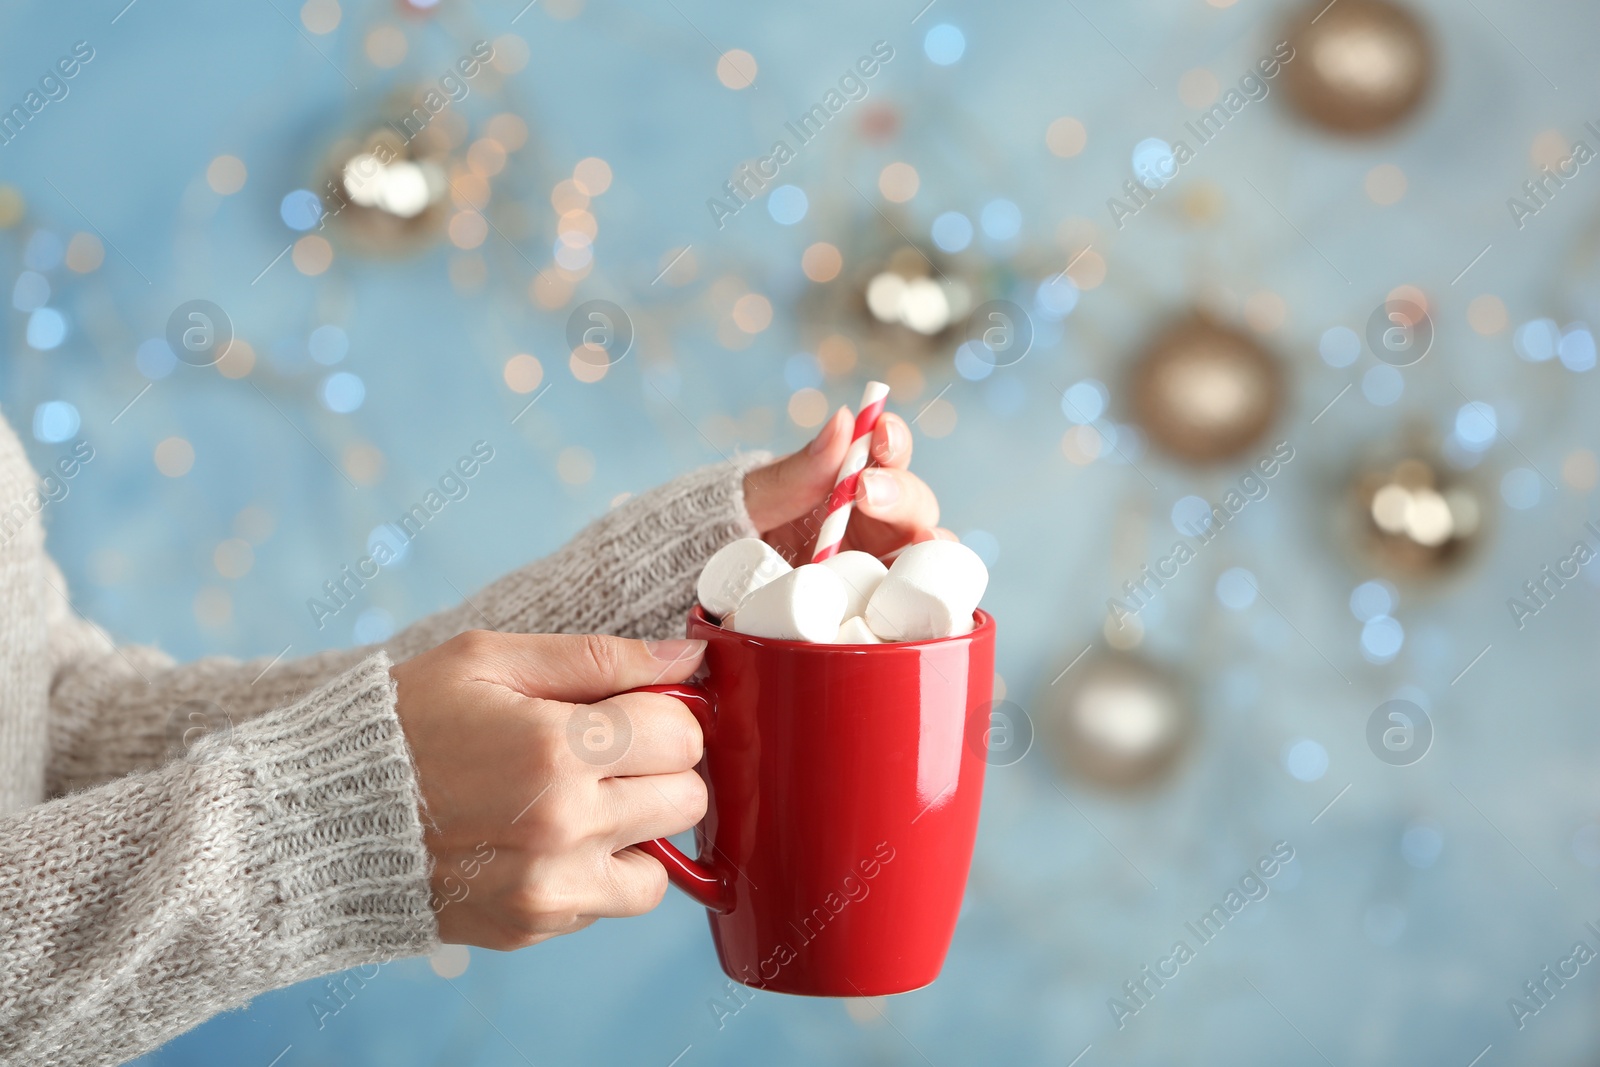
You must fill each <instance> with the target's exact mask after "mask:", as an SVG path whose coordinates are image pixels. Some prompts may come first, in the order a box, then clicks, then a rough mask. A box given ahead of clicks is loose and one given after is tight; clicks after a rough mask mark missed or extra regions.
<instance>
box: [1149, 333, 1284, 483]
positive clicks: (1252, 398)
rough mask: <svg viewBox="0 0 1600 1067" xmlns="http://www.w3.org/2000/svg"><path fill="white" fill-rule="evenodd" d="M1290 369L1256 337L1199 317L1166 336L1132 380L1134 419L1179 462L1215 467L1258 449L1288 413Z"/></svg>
mask: <svg viewBox="0 0 1600 1067" xmlns="http://www.w3.org/2000/svg"><path fill="white" fill-rule="evenodd" d="M1283 394H1284V385H1283V371H1282V368H1281V367H1280V365H1279V363H1278V360H1277V357H1275V356H1273V355H1272V353H1270V352H1268V351H1267V350H1266V349H1265V348H1263V347H1262V346H1261V344H1260V343H1259V342H1258V341H1256V339H1255V338H1253V337H1251V336H1250V335H1249V334H1246V333H1244V332H1243V331H1241V330H1238V329H1235V328H1234V327H1232V326H1229V325H1226V324H1225V323H1221V322H1218V321H1216V320H1215V319H1213V318H1211V317H1209V316H1207V315H1204V314H1201V313H1195V314H1190V315H1187V316H1185V317H1184V318H1182V319H1179V320H1178V321H1177V322H1174V323H1172V324H1171V325H1170V326H1168V327H1167V328H1166V329H1165V330H1163V331H1162V332H1161V333H1160V334H1159V335H1157V337H1156V338H1155V339H1154V340H1153V341H1152V342H1151V343H1150V344H1149V345H1147V346H1146V347H1145V349H1144V351H1143V353H1142V354H1141V355H1140V356H1139V357H1138V358H1137V360H1136V362H1135V363H1134V366H1133V371H1132V373H1131V375H1130V377H1129V382H1128V396H1129V402H1130V405H1131V407H1132V412H1133V417H1134V419H1135V421H1137V422H1138V423H1139V426H1140V428H1141V429H1143V430H1144V432H1145V434H1146V436H1148V437H1149V438H1150V440H1151V441H1152V442H1153V443H1154V444H1156V445H1157V446H1159V447H1160V448H1162V449H1163V450H1165V451H1166V452H1168V453H1170V454H1172V455H1174V456H1177V457H1178V458H1179V459H1183V460H1187V461H1189V462H1191V463H1216V462H1221V461H1223V460H1228V459H1233V458H1235V457H1236V456H1238V455H1240V454H1241V453H1243V452H1246V451H1247V450H1249V449H1250V448H1251V447H1252V446H1253V445H1255V444H1256V443H1258V442H1259V441H1260V440H1261V438H1262V437H1263V436H1264V435H1265V434H1266V432H1267V431H1268V430H1269V429H1270V428H1271V427H1272V424H1273V422H1274V421H1276V420H1277V417H1278V413H1279V411H1280V410H1281V408H1282V407H1283Z"/></svg>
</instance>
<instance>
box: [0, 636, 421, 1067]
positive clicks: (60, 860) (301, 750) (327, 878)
mask: <svg viewBox="0 0 1600 1067" xmlns="http://www.w3.org/2000/svg"><path fill="white" fill-rule="evenodd" d="M389 666H390V665H389V660H388V658H387V657H386V656H384V655H383V654H382V653H378V654H375V655H373V656H370V657H368V658H367V659H365V660H363V661H361V662H360V663H358V664H357V665H355V666H354V667H352V668H351V669H350V670H349V671H347V672H345V673H344V674H341V675H339V676H338V677H336V678H334V679H333V680H332V681H330V682H329V683H327V684H326V685H325V686H323V687H322V688H320V689H317V690H316V691H314V692H312V693H311V694H310V695H308V696H307V697H306V698H305V699H304V700H301V701H300V702H299V703H296V704H294V705H292V706H289V707H285V708H280V709H278V710H275V711H270V712H267V713H265V714H263V715H260V716H258V717H257V718H256V719H254V720H253V721H251V722H248V723H245V724H243V725H240V726H237V727H235V728H234V729H232V730H231V731H228V732H227V734H226V736H216V737H208V738H201V739H199V740H198V741H197V742H196V743H195V744H194V745H193V746H192V748H191V749H190V750H189V752H188V756H187V758H185V759H180V760H175V761H172V762H170V763H168V764H166V765H165V766H163V767H161V768H159V769H158V770H153V771H148V772H146V773H143V774H137V775H133V776H130V777H127V778H124V779H122V780H120V781H117V782H113V783H110V784H108V785H105V786H101V787H100V788H97V789H93V790H88V791H84V792H80V793H76V794H74V795H72V796H69V797H65V798H62V799H59V800H55V801H52V802H50V803H47V804H42V805H39V806H37V807H33V808H29V809H26V810H24V811H19V812H16V813H13V814H10V815H6V816H3V817H0V960H4V961H5V966H4V967H3V968H0V1062H6V1063H51V1064H60V1065H65V1067H75V1065H79V1064H101V1063H120V1062H122V1061H124V1060H126V1059H130V1058H132V1057H134V1056H138V1055H140V1054H141V1053H144V1052H147V1051H149V1050H150V1049H153V1048H155V1047H157V1046H158V1045H160V1044H161V1043H163V1042H164V1041H166V1040H168V1039H170V1038H171V1037H173V1036H174V1035H176V1034H179V1033H181V1032H183V1031H184V1030H187V1029H189V1028H190V1027H192V1026H194V1025H195V1024H197V1023H198V1022H200V1021H201V1020H203V1019H205V1018H208V1017H209V1016H211V1015H214V1014H216V1013H217V1012H219V1011H223V1010H226V1009H228V1008H232V1007H236V1006H238V1005H241V1004H244V1003H245V1002H247V1001H248V1000H250V998H252V997H254V996H256V995H257V994H259V993H262V992H265V991H267V990H269V989H276V988H278V987H280V986H283V985H287V984H289V983H291V982H296V981H300V980H301V979H304V978H310V977H313V976H316V975H319V974H325V973H328V972H330V971H336V970H340V969H343V968H347V967H352V966H356V965H359V964H364V963H373V962H378V961H383V960H388V959H392V958H394V957H395V956H397V955H418V954H422V953H426V952H428V951H431V950H432V948H433V947H434V945H435V943H436V940H437V922H436V920H435V917H434V914H433V912H432V911H431V910H430V908H429V893H430V890H429V880H428V874H429V860H428V853H427V851H426V850H425V848H424V844H423V831H422V824H421V819H420V816H419V814H418V803H419V791H418V787H417V779H416V776H415V773H414V770H413V766H412V763H411V760H410V756H409V753H408V750H407V747H406V741H405V738H404V736H403V734H402V732H401V726H400V721H399V719H398V717H397V715H396V712H395V683H394V681H393V680H392V679H391V677H390V674H389Z"/></svg>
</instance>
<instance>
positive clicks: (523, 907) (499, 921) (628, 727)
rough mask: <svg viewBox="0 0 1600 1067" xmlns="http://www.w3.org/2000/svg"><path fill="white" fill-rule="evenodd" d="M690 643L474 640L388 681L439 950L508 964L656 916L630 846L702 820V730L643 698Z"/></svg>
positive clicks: (688, 663)
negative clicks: (544, 944) (409, 774)
mask: <svg viewBox="0 0 1600 1067" xmlns="http://www.w3.org/2000/svg"><path fill="white" fill-rule="evenodd" d="M704 651H705V642H703V641H655V642H644V641H628V640H624V639H622V638H619V637H599V636H592V635H589V636H566V635H559V634H554V635H552V634H541V635H523V634H500V633H495V632H493V631H487V630H473V631H469V632H468V633H464V634H461V635H460V636H458V637H455V638H452V639H451V640H449V641H446V642H445V643H444V644H442V645H440V646H438V647H437V648H434V649H430V650H429V651H427V652H424V653H422V654H421V655H419V656H416V657H415V658H413V659H409V660H407V661H406V662H404V663H401V664H399V665H397V666H396V667H394V668H393V670H392V671H391V675H392V676H393V678H394V679H395V681H396V683H397V685H398V694H399V695H398V712H399V717H400V724H401V727H402V729H403V730H404V731H405V735H406V741H407V743H408V744H409V745H410V748H411V754H412V759H413V761H414V762H415V764H416V769H417V778H418V781H419V784H420V786H421V789H422V800H423V813H422V819H423V826H424V829H425V841H426V844H427V847H428V851H429V852H430V853H431V854H432V856H433V860H434V870H433V878H432V881H433V891H434V897H433V906H434V909H435V911H436V913H437V915H438V918H439V938H440V940H441V941H444V942H446V943H449V944H468V945H479V946H482V947H484V948H492V949H514V948H522V947H523V946H526V945H532V944H536V943H537V942H540V941H543V940H546V939H547V938H551V937H555V936H557V935H558V934H566V933H572V932H573V931H575V930H581V929H582V928H583V927H585V926H588V925H589V924H590V923H592V922H593V921H594V920H595V919H597V918H601V917H609V916H624V915H639V914H642V913H644V912H647V911H649V910H650V909H651V908H654V907H655V906H656V905H657V904H659V903H660V902H661V898H662V896H663V895H664V894H665V892H666V888H667V875H666V871H665V869H664V868H663V867H662V866H661V864H660V863H658V862H657V861H656V860H655V859H653V858H651V857H650V856H647V855H645V854H644V853H643V852H640V851H639V850H637V849H634V848H630V847H629V846H631V845H635V844H637V843H639V842H641V841H647V840H650V839H652V838H657V837H667V836H670V835H672V834H675V833H678V832H680V831H683V830H687V829H689V828H690V827H692V826H694V825H695V824H696V823H697V822H699V821H700V818H701V816H703V815H704V814H705V810H706V789H705V783H704V782H703V781H701V779H700V776H699V774H697V773H696V772H695V770H694V767H695V765H696V764H697V763H699V761H700V754H701V747H702V740H701V736H700V726H699V724H698V723H697V722H696V721H695V718H694V716H693V715H692V714H690V712H689V711H688V709H687V708H685V707H684V706H683V704H682V703H680V702H679V701H677V700H675V699H673V698H672V697H669V696H663V695H660V694H656V693H627V694H625V695H622V696H616V695H614V694H617V693H622V692H623V691H624V690H628V689H632V688H635V687H637V686H643V685H652V684H656V683H666V682H679V681H683V680H684V679H686V678H688V677H689V675H691V674H693V673H694V670H695V668H696V667H697V666H699V663H700V659H701V656H702V654H703V653H704Z"/></svg>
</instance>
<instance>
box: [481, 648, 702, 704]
mask: <svg viewBox="0 0 1600 1067" xmlns="http://www.w3.org/2000/svg"><path fill="white" fill-rule="evenodd" d="M705 649H706V643H705V642H704V641H685V640H674V641H630V640H628V639H627V638H622V637H609V636H606V635H604V634H498V635H496V640H495V643H494V647H492V648H490V649H486V651H488V652H489V655H490V658H491V660H492V661H494V662H495V663H496V665H497V666H499V667H500V668H501V670H500V671H499V672H498V673H499V677H498V678H494V679H490V680H493V681H498V682H499V683H500V684H502V685H505V686H507V687H509V688H511V689H514V690H516V691H517V692H519V693H521V694H522V695H524V696H527V697H533V698H535V699H544V700H560V701H565V702H567V703H570V704H592V703H595V702H597V701H600V700H605V699H606V698H607V697H613V696H616V695H617V694H618V693H621V692H624V691H625V690H628V689H637V688H638V687H639V686H642V685H660V684H663V683H667V682H681V681H683V680H685V679H686V678H688V677H689V676H690V675H691V674H693V673H694V672H695V668H697V667H699V666H700V659H701V657H702V656H703V655H704V653H705Z"/></svg>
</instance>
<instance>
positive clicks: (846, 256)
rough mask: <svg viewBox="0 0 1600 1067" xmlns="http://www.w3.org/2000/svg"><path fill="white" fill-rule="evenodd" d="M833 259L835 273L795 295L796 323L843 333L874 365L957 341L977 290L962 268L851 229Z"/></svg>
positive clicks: (922, 355)
mask: <svg viewBox="0 0 1600 1067" xmlns="http://www.w3.org/2000/svg"><path fill="white" fill-rule="evenodd" d="M883 229H888V228H887V227H884V228H883ZM839 257H840V261H841V263H842V266H843V270H842V271H841V272H840V273H839V275H838V276H837V277H835V278H832V279H831V280H829V281H827V282H825V283H818V284H815V285H811V286H809V287H808V288H807V291H806V293H805V295H804V296H803V297H802V298H801V305H800V318H801V319H802V321H805V322H807V323H809V324H811V325H812V326H814V327H817V328H819V329H820V330H821V331H822V332H823V333H825V334H829V335H832V334H844V335H846V336H848V337H850V339H851V340H852V341H854V342H855V343H856V344H857V345H858V346H859V348H860V350H861V354H862V356H863V357H864V358H865V359H866V361H867V362H868V363H870V364H872V365H876V366H884V365H891V364H894V363H898V362H900V361H902V360H907V359H910V360H921V359H928V358H932V357H934V356H938V355H948V353H949V352H950V350H951V349H952V348H953V347H954V346H955V345H956V344H959V343H960V342H961V339H962V331H963V330H964V329H965V327H966V324H967V320H968V318H969V317H970V316H971V315H972V311H973V306H974V293H975V292H976V291H977V285H976V283H975V281H974V279H973V277H972V275H971V274H970V273H969V272H967V271H964V270H962V269H960V268H958V267H957V266H956V264H955V263H953V262H952V261H950V260H949V259H948V258H946V257H945V256H943V255H942V254H941V253H939V252H937V251H934V250H931V249H926V248H922V247H920V246H917V245H912V244H907V243H906V242H905V241H904V240H903V239H902V238H900V237H899V236H898V235H895V234H893V233H892V232H891V233H889V234H888V235H887V236H885V235H883V234H878V233H874V232H868V233H867V234H865V235H862V234H857V235H855V238H854V240H850V241H847V242H846V243H845V244H844V246H843V247H842V248H840V249H839Z"/></svg>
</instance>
